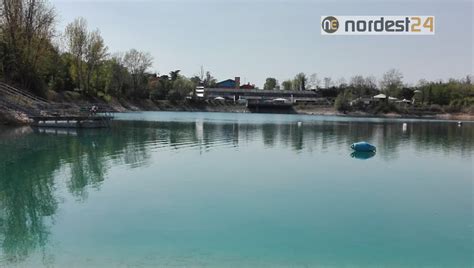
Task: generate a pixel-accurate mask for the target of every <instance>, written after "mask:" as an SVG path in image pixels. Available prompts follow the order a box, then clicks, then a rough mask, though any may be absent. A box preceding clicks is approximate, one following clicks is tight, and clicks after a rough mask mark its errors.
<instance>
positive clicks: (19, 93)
mask: <svg viewBox="0 0 474 268" xmlns="http://www.w3.org/2000/svg"><path fill="white" fill-rule="evenodd" d="M0 92H3V93H5V94H8V95H10V96H13V97H17V98H22V99H23V100H24V101H25V100H26V101H29V102H35V103H41V104H47V103H48V101H47V100H46V99H44V98H41V97H38V96H35V95H33V94H31V93H29V92H26V91H23V90H20V89H17V88H15V87H12V86H10V85H8V84H6V83H4V82H0Z"/></svg>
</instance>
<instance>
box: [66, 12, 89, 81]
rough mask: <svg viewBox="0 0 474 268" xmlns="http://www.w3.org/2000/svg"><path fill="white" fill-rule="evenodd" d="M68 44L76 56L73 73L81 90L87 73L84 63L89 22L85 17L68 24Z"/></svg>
mask: <svg viewBox="0 0 474 268" xmlns="http://www.w3.org/2000/svg"><path fill="white" fill-rule="evenodd" d="M64 34H65V38H66V46H67V50H68V52H69V53H70V54H71V55H72V56H73V57H74V65H73V70H72V74H73V77H74V79H75V80H76V82H77V84H78V86H79V90H84V89H85V74H84V67H83V65H84V64H83V63H84V60H85V55H86V51H87V22H86V20H85V19H84V18H77V19H75V20H74V21H73V22H71V23H70V24H68V25H67V26H66V30H65V33H64Z"/></svg>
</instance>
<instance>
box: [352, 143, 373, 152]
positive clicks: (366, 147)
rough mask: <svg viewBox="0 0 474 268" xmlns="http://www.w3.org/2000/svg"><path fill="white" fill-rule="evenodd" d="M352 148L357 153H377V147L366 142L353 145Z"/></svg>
mask: <svg viewBox="0 0 474 268" xmlns="http://www.w3.org/2000/svg"><path fill="white" fill-rule="evenodd" d="M351 148H352V150H354V151H357V152H375V151H376V148H375V146H374V145H372V144H370V143H368V142H366V141H361V142H356V143H353V144H352V145H351Z"/></svg>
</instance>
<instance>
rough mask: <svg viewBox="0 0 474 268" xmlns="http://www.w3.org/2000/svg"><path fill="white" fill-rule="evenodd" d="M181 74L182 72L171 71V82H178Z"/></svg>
mask: <svg viewBox="0 0 474 268" xmlns="http://www.w3.org/2000/svg"><path fill="white" fill-rule="evenodd" d="M179 72H181V70H176V71H171V72H170V78H171V81H176V80H177V79H178V78H179V77H180V75H179Z"/></svg>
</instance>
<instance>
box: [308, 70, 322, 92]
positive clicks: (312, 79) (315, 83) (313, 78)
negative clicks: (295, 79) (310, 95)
mask: <svg viewBox="0 0 474 268" xmlns="http://www.w3.org/2000/svg"><path fill="white" fill-rule="evenodd" d="M320 83H321V80H320V79H319V78H318V74H316V73H313V74H311V75H310V76H309V79H308V87H309V88H310V89H317V88H318V87H319V84H320Z"/></svg>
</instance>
